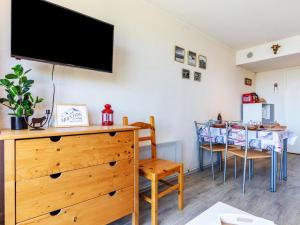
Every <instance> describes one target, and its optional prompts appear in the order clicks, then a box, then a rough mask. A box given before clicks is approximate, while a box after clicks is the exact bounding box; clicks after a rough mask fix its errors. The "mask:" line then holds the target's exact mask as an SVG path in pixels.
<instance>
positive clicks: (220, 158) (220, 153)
mask: <svg viewBox="0 0 300 225" xmlns="http://www.w3.org/2000/svg"><path fill="white" fill-rule="evenodd" d="M219 160H220V161H219V163H220V171H222V152H219Z"/></svg>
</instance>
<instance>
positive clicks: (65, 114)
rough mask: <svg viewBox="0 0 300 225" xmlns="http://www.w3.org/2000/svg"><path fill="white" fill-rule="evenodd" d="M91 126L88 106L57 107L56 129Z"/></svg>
mask: <svg viewBox="0 0 300 225" xmlns="http://www.w3.org/2000/svg"><path fill="white" fill-rule="evenodd" d="M86 126H89V118H88V111H87V107H86V105H75V104H74V105H56V111H55V127H86Z"/></svg>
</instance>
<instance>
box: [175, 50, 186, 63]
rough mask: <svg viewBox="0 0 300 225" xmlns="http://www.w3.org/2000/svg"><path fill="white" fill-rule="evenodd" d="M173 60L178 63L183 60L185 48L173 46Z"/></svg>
mask: <svg viewBox="0 0 300 225" xmlns="http://www.w3.org/2000/svg"><path fill="white" fill-rule="evenodd" d="M175 61H176V62H180V63H184V61H185V50H184V49H183V48H181V47H178V46H175Z"/></svg>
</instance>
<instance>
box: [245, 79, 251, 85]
mask: <svg viewBox="0 0 300 225" xmlns="http://www.w3.org/2000/svg"><path fill="white" fill-rule="evenodd" d="M245 85H247V86H252V79H250V78H245Z"/></svg>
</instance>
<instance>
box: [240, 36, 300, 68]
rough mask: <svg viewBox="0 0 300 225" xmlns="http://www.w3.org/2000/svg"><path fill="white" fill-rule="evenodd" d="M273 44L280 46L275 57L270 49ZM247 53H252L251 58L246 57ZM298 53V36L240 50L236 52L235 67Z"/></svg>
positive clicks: (299, 39)
mask: <svg viewBox="0 0 300 225" xmlns="http://www.w3.org/2000/svg"><path fill="white" fill-rule="evenodd" d="M273 44H279V45H280V46H281V47H280V48H279V50H278V53H277V54H276V55H275V54H274V53H273V50H272V49H271V46H272V45H273ZM249 52H252V53H253V57H251V58H248V57H247V54H248V53H249ZM298 53H300V35H297V36H294V37H289V38H285V39H282V40H277V41H276V40H275V41H272V42H269V43H265V44H261V45H257V46H253V47H250V48H246V49H241V50H239V51H237V52H236V65H242V64H246V63H251V62H257V61H262V60H268V59H273V58H278V57H282V56H287V55H294V54H298Z"/></svg>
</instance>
